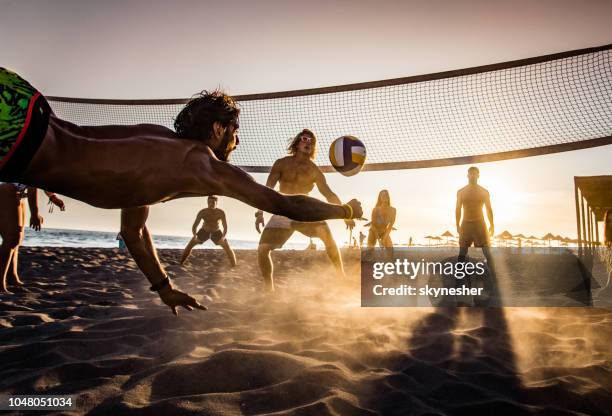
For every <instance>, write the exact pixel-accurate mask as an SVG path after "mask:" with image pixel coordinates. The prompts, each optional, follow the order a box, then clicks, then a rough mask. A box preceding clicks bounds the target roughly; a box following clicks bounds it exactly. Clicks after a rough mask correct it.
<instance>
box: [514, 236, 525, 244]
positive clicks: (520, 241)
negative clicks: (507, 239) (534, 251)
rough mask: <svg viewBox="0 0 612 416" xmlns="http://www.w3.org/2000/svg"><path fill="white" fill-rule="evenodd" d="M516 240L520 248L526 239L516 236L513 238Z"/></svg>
mask: <svg viewBox="0 0 612 416" xmlns="http://www.w3.org/2000/svg"><path fill="white" fill-rule="evenodd" d="M514 238H515V239H516V240H518V246H519V247H521V245H522V242H523V241H524V240H526V239H527V237H525V236H524V235H523V234H517V235H515V236H514Z"/></svg>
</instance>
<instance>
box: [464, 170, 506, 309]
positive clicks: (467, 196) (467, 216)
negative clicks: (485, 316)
mask: <svg viewBox="0 0 612 416" xmlns="http://www.w3.org/2000/svg"><path fill="white" fill-rule="evenodd" d="M467 176H468V181H469V183H468V184H467V185H466V186H464V187H463V188H461V189H460V190H459V191H458V192H457V204H456V207H455V220H456V224H457V232H458V233H459V257H458V258H457V261H459V262H465V259H466V256H467V253H468V249H469V248H470V246H471V245H472V244H474V246H476V247H480V248H481V249H482V253H483V254H484V256H485V258H486V259H487V267H488V269H489V276H488V278H486V279H485V280H484V282H483V283H484V293H485V294H486V295H485V296H484V297H482V298H478V299H477V298H474V302H475V305H476V306H486V305H487V302H488V301H490V300H491V298H495V299H497V298H498V297H499V294H498V292H497V285H496V277H495V267H494V264H493V257H492V256H491V252H490V250H489V235H493V232H494V231H495V227H494V225H493V209H492V208H491V199H490V197H489V191H487V190H486V189H485V188H483V187H482V186H480V185H478V178H479V177H480V171H479V170H478V168H477V167H475V166H472V167H470V168H469V169H468V175H467ZM483 206H484V208H486V211H487V218H488V220H489V230H488V232H487V225H486V223H485V220H484V216H483V214H482V208H483ZM462 211H463V221H461V212H462ZM455 284H456V285H459V284H467V285H471V282H470V281H468V282H465V283H463V282H461V281H459V280H455Z"/></svg>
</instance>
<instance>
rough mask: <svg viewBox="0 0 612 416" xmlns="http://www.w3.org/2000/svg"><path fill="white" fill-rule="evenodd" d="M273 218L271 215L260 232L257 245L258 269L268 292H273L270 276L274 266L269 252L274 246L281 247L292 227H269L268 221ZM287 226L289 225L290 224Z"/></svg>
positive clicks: (287, 238)
mask: <svg viewBox="0 0 612 416" xmlns="http://www.w3.org/2000/svg"><path fill="white" fill-rule="evenodd" d="M273 219H274V217H272V219H271V220H270V221H269V222H268V225H267V226H266V228H264V230H263V232H262V233H261V238H260V239H259V246H258V247H257V262H258V263H259V270H260V271H261V276H262V277H263V280H264V287H265V289H266V290H267V291H268V292H274V278H273V276H272V274H273V272H274V268H273V266H272V257H270V253H271V252H272V250H274V249H276V248H281V247H282V246H283V244H285V242H286V241H287V240H289V238H290V237H291V235H292V234H293V228H271V227H270V222H272V220H273ZM288 226H289V227H291V226H290V225H288Z"/></svg>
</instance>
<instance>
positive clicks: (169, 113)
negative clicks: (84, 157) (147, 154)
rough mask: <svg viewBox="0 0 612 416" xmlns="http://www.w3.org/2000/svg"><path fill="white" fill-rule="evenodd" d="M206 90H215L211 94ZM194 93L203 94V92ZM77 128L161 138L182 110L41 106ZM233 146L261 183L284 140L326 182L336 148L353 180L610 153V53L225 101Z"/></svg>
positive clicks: (134, 104)
mask: <svg viewBox="0 0 612 416" xmlns="http://www.w3.org/2000/svg"><path fill="white" fill-rule="evenodd" d="M211 84H214V82H211ZM203 87H205V86H203ZM47 98H48V100H49V103H50V104H51V107H52V108H53V110H54V111H55V113H56V114H57V115H58V117H60V118H63V119H66V120H68V121H71V122H73V123H76V124H80V125H108V124H138V123H154V124H160V125H163V126H167V127H169V128H172V126H173V123H174V117H175V116H176V115H177V114H178V113H179V111H180V110H181V109H182V107H183V106H184V103H186V102H187V101H188V99H170V100H102V99H80V98H65V97H47ZM234 98H235V99H236V100H237V101H238V103H239V105H240V108H241V113H240V130H239V134H238V135H239V137H240V145H239V146H238V148H237V150H236V151H235V152H234V153H233V154H232V163H234V164H236V165H239V166H241V167H243V168H244V169H246V170H248V171H251V172H267V171H269V169H270V167H271V165H272V164H273V163H274V161H275V160H276V159H278V158H279V157H282V156H284V155H286V147H287V143H288V140H290V139H291V138H293V137H294V136H295V135H296V134H297V133H298V132H300V131H301V130H302V129H304V128H308V129H310V130H312V131H314V132H315V134H316V135H317V139H318V145H317V146H318V154H317V156H316V160H315V162H316V163H317V164H318V165H319V166H321V167H322V168H323V170H324V171H330V170H331V168H330V166H329V165H330V162H329V159H328V149H329V145H330V144H331V142H332V141H333V140H334V139H335V138H337V137H340V136H344V135H352V136H356V137H358V138H359V139H361V141H363V142H364V144H365V145H366V148H367V160H366V166H365V168H364V170H385V169H409V168H424V167H435V166H448V165H455V164H464V163H476V162H487V161H494V160H503V159H510V158H517V157H525V156H533V155H540V154H547V153H554V152H561V151H568V150H576V149H583V148H588V147H594V146H601V145H606V144H611V143H612V45H605V46H601V47H596V48H589V49H581V50H576V51H569V52H563V53H558V54H553V55H546V56H540V57H535V58H529V59H522V60H517V61H511V62H504V63H498V64H492V65H485V66H480V67H474V68H468V69H462V70H456V71H447V72H441V73H435V74H428V75H419V76H414V77H408V78H398V79H391V80H384V81H375V82H366V83H360V84H351V85H341V86H335V87H325V88H315V89H307V90H299V91H286V92H276V93H266V94H252V95H241V96H235V97H234Z"/></svg>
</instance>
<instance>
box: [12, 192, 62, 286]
mask: <svg viewBox="0 0 612 416" xmlns="http://www.w3.org/2000/svg"><path fill="white" fill-rule="evenodd" d="M45 194H46V195H47V196H48V197H49V201H50V202H51V203H52V204H54V205H55V206H57V207H59V208H60V210H62V211H64V209H65V207H64V201H62V200H61V199H59V198H58V197H57V196H56V195H55V194H54V193H52V192H46V191H45ZM26 198H27V199H28V205H29V207H30V227H32V228H33V229H34V230H36V231H40V229H41V226H42V223H43V217H41V216H40V214H39V213H38V194H37V190H36V188H32V187H27V186H26V185H22V184H19V183H0V236H1V237H2V244H1V245H0V273H1V277H2V280H1V281H0V292H4V293H10V292H9V290H8V285H9V284H10V285H14V286H20V285H22V284H23V282H22V281H21V279H20V278H19V273H18V270H17V268H18V257H19V246H21V243H22V242H23V235H24V227H25V199H26Z"/></svg>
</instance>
